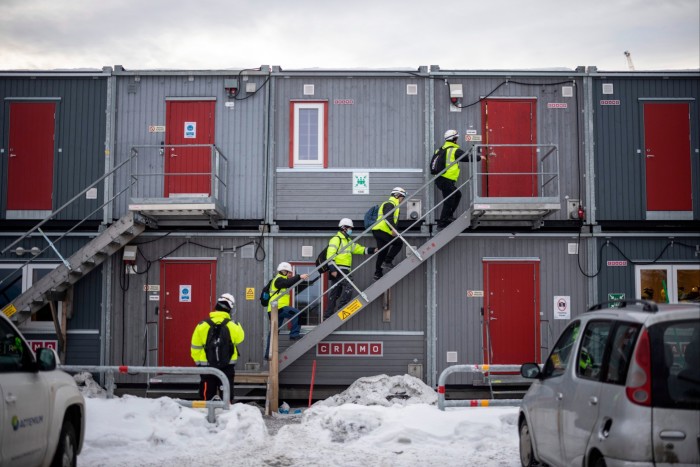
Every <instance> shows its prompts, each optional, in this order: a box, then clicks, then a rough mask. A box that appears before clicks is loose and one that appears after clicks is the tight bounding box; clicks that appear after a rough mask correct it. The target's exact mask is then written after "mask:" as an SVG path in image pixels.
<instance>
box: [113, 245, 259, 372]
mask: <svg viewBox="0 0 700 467" xmlns="http://www.w3.org/2000/svg"><path fill="white" fill-rule="evenodd" d="M256 240H257V238H255V237H253V236H233V237H222V236H203V237H197V236H196V235H193V236H192V237H191V238H186V236H162V238H161V236H158V235H155V236H154V235H148V236H143V237H141V238H139V239H137V240H136V241H134V242H133V243H132V244H136V245H137V247H138V249H139V250H140V255H139V259H138V261H137V268H138V270H139V271H141V273H140V274H135V275H134V274H132V275H128V276H124V263H123V262H122V260H121V254H117V255H116V258H115V261H114V265H113V270H112V271H111V274H112V275H113V277H114V280H113V288H112V291H111V296H112V312H111V316H110V321H111V330H112V331H111V332H112V341H111V343H110V344H111V345H110V349H109V353H110V355H111V359H112V361H111V362H108V364H113V365H121V364H125V365H143V364H144V362H146V363H148V364H150V365H155V364H157V362H158V342H159V341H158V326H159V325H158V315H157V312H156V308H157V307H159V305H160V302H158V301H149V300H148V297H147V294H146V293H145V292H144V286H145V285H147V284H161V283H162V282H161V278H160V261H159V259H161V258H162V257H165V258H166V259H168V258H216V267H217V270H216V294H217V295H220V294H222V293H224V292H229V293H232V294H233V295H234V296H235V297H236V302H237V312H236V315H235V319H236V320H238V321H239V322H240V323H241V325H242V326H243V328H244V330H245V332H246V340H245V342H244V343H243V344H242V345H241V353H242V355H243V357H242V361H241V363H245V362H248V361H251V362H261V361H262V347H263V344H262V338H263V337H264V336H263V334H264V333H263V323H264V322H265V321H266V317H265V315H264V314H263V312H262V308H261V307H260V304H259V302H258V300H257V295H256V296H255V297H254V299H253V300H246V299H245V297H246V294H245V291H246V287H255V288H256V290H257V291H258V292H259V291H260V288H261V287H262V285H261V284H260V283H261V282H262V280H263V279H262V277H263V263H262V262H261V261H258V260H256V259H255V258H243V254H242V252H241V247H242V246H243V245H246V244H247V245H251V242H254V241H256ZM233 247H236V251H235V252H233V251H232V249H233ZM222 249H223V251H222ZM141 255H142V256H141ZM260 255H261V253H259V256H258V258H261V257H262V256H260ZM144 257H145V258H147V259H148V261H150V268H148V267H147V263H146V261H145V260H144ZM263 285H264V284H263ZM209 311H211V310H202V311H201V313H202V319H204V318H206V317H207V316H208V313H209ZM191 331H194V329H192V330H191ZM191 331H188V332H187V333H186V334H189V333H190V332H191ZM261 336H263V337H261ZM146 342H148V345H146ZM182 345H183V346H186V347H187V348H189V345H190V344H189V341H188V342H183V343H182ZM146 349H148V352H146ZM147 353H148V355H147ZM124 381H127V382H139V381H141V382H142V381H143V376H141V377H128V378H125V380H124Z"/></svg>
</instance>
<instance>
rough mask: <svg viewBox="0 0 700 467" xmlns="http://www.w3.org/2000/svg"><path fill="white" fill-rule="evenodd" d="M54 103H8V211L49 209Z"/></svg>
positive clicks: (50, 206) (51, 183)
mask: <svg viewBox="0 0 700 467" xmlns="http://www.w3.org/2000/svg"><path fill="white" fill-rule="evenodd" d="M55 130H56V104H55V103H52V102H13V103H11V104H10V146H9V149H10V151H9V162H8V169H7V170H8V176H7V210H8V211H27V210H37V211H38V210H41V211H51V209H52V195H53V158H54V135H55Z"/></svg>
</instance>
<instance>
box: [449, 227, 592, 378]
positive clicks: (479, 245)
mask: <svg viewBox="0 0 700 467" xmlns="http://www.w3.org/2000/svg"><path fill="white" fill-rule="evenodd" d="M512 237H513V238H509V236H508V235H497V236H488V235H486V236H484V235H479V234H469V235H462V236H460V237H458V238H456V239H455V240H453V241H452V242H451V243H450V244H449V245H447V246H445V247H444V248H443V249H442V250H441V251H439V252H438V254H437V260H436V263H437V278H436V279H437V280H436V282H437V292H436V299H437V310H436V314H437V320H436V322H437V325H436V329H437V335H436V338H437V349H436V359H437V374H438V375H439V373H440V372H441V371H442V370H444V369H445V368H446V367H447V366H449V365H450V364H448V363H447V362H446V352H448V351H456V352H457V356H458V363H459V364H466V363H471V364H476V363H482V362H483V361H484V359H483V351H482V345H483V344H482V342H483V339H482V332H483V329H482V324H481V307H483V305H484V300H483V298H467V290H484V277H483V259H484V258H512V259H518V258H522V259H528V258H538V259H539V270H540V313H541V314H540V321H541V326H540V335H541V346H542V358H543V359H544V357H545V356H546V354H547V353H548V351H549V348H550V347H549V346H550V345H551V343H552V342H553V341H552V340H553V339H556V336H558V335H559V333H560V332H561V330H562V329H563V328H564V327H565V325H566V324H567V323H568V321H565V320H554V319H553V317H552V315H553V308H552V307H553V297H554V296H555V295H569V296H571V310H572V311H571V316H572V317H573V316H576V315H577V314H579V313H582V312H583V311H584V310H585V309H586V308H587V306H588V303H586V291H587V287H586V285H587V279H586V278H585V277H584V276H583V275H582V274H581V273H580V272H579V270H578V263H577V261H578V257H577V255H570V254H568V244H569V243H578V239H577V238H576V237H575V236H567V235H561V236H552V235H548V236H543V237H541V238H538V236H537V235H527V234H523V235H521V234H514V235H512ZM579 251H580V254H581V255H582V257H583V256H584V255H585V245H584V243H583V242H581V245H580V250H579ZM582 261H585V260H583V259H582ZM470 380H471V379H470V378H469V377H468V376H454V377H451V378H450V382H451V383H460V382H464V381H470Z"/></svg>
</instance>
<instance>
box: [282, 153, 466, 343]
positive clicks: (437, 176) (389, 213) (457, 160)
mask: <svg viewBox="0 0 700 467" xmlns="http://www.w3.org/2000/svg"><path fill="white" fill-rule="evenodd" d="M473 154H474V155H475V154H476V152H475V151H474V146H473V147H472V148H470V149H469V151H466V152H465V153H464V154H462V155H461V156H460V157H458V158H457V159H455V161H454V162H453V163H451V164H448V165H446V167H445V168H444V169H443V170H441V171H440V172H439V173H437V174H436V175H435V176H434V177H432V178H431V179H430V180H428V181H427V182H425V183H424V184H423V185H421V186H420V187H419V188H418V189H416V191H414V192H413V193H412V194H411V195H410V196H408V195H407V196H406V197H405V198H404V200H403V201H402V202H400V203H399V204H398V205H396V206H395V207H394V208H393V209H390V210H389V212H388V213H386V214H384V215H383V216H382V217H381V218H380V219H378V220H377V221H376V222H374V223H373V224H372V225H370V226H368V227H367V228H366V229H365V230H364V231H362V232H361V233H360V234H359V235H357V236H355V237H354V238H353V239H352V240H351V241H350V242H349V243H348V244H347V245H346V246H345V247H344V248H342V249H340V250H339V251H337V252H336V254H335V255H333V256H332V257H331V258H328V259H326V261H324V262H323V263H321V264H320V265H319V266H317V267H316V268H314V272H318V271H319V269H321V268H322V267H323V266H325V265H327V264H330V263H331V262H332V261H333V260H334V259H335V257H336V256H338V255H339V254H341V253H343V252H344V251H346V250H347V249H348V248H350V247H351V246H352V245H354V244H356V243H357V241H358V240H359V239H360V238H362V237H364V236H365V235H366V234H367V233H371V231H372V227H374V226H375V225H376V224H377V223H379V222H381V221H384V220H387V219H388V218H389V216H392V215H393V213H394V211H395V210H396V209H399V208H400V207H401V206H403V205H404V204H405V203H407V202H408V200H409V198H411V197H413V196H415V195H416V193H420V192H421V191H423V190H424V189H426V188H427V187H428V186H430V185H432V184H433V183H434V182H435V180H437V179H438V178H439V177H441V176H442V175H443V174H444V173H445V172H447V170H448V169H449V168H450V167H452V166H453V165H454V164H457V163H460V162H461V161H462V159H464V158H467V157H468V156H471V155H473ZM476 162H477V161H475V160H472V161H471V165H475V164H476ZM470 182H471V177H469V178H468V179H467V180H466V181H465V182H464V183H462V184H460V185H459V186H458V187H457V189H456V190H455V191H454V192H453V193H451V194H450V195H449V196H447V197H445V198H443V199H442V200H440V201H439V202H437V203H435V205H434V206H433V207H432V208H430V209H428V210H427V211H426V212H425V214H423V215H422V216H420V217H419V218H418V219H416V220H415V221H414V222H412V223H411V224H410V225H409V226H408V227H406V228H405V229H404V230H403V231H401V232H400V233H398V232H397V236H398V237H399V238H400V239H401V240H402V241H404V243H407V242H406V240H405V239H404V238H403V235H402V234H404V233H406V232H408V231H409V230H411V229H412V228H413V227H415V226H416V225H418V224H419V223H420V222H422V221H423V219H425V218H426V217H428V215H429V214H430V213H431V212H433V211H435V210H436V209H437V208H439V207H440V206H442V204H443V203H444V202H445V201H447V200H448V199H449V198H450V197H451V196H453V195H454V194H455V193H457V192H458V191H460V190H461V189H462V188H463V187H464V186H466V185H467V184H469V183H470ZM388 246H389V244H387V245H385V246H384V247H382V248H380V249H379V250H377V251H378V252H379V251H382V250H383V249H384V248H387V247H388ZM373 256H374V255H372V256H370V257H369V258H367V259H365V260H364V261H362V262H361V263H360V264H359V265H358V266H357V267H355V268H354V270H359V269H361V268H362V267H363V266H364V265H365V264H367V263H368V262H369V261H371V260H372V258H373ZM312 274H313V273H312ZM344 280H347V281H350V278H347V277H346V278H345V279H344ZM302 282H304V281H302V280H299V281H297V283H296V284H294V285H292V286H291V287H289V288H288V289H287V290H286V291H285V292H284V293H282V294H280V295H278V296H277V298H276V301H277V300H279V299H280V298H281V297H283V296H285V295H287V294H289V293H290V292H291V291H292V290H294V289H295V288H296V287H298V286H299V285H301V283H302ZM341 282H342V281H338V282H336V283H335V284H334V285H332V286H331V287H329V288H328V290H326V291H325V292H324V293H323V294H320V295H319V296H318V297H317V298H316V299H314V300H312V301H311V302H309V304H308V305H307V306H305V307H304V308H303V309H301V310H300V311H299V312H298V313H296V314H294V316H292V317H291V318H289V321H291V320H293V319H294V318H296V317H298V316H299V315H301V314H302V313H304V312H305V311H307V310H308V309H309V308H310V307H311V306H312V305H314V304H315V303H316V302H317V301H318V300H321V298H322V297H323V296H325V295H326V294H328V293H330V291H331V290H333V288H334V287H337V286H339V285H340V283H341ZM352 286H353V287H354V288H356V289H357V287H356V286H355V285H354V284H353V285H352ZM284 326H285V323H280V326H279V328H278V330H281V329H282V328H283V327H284Z"/></svg>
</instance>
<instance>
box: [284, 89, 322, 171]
mask: <svg viewBox="0 0 700 467" xmlns="http://www.w3.org/2000/svg"><path fill="white" fill-rule="evenodd" d="M292 106H293V108H294V117H293V118H294V126H293V131H294V134H293V141H294V144H293V148H292V152H293V164H294V167H314V168H322V167H323V165H324V161H325V160H326V154H325V151H326V148H325V140H326V128H325V121H326V104H325V103H324V102H294V101H293V102H292ZM302 109H316V110H318V114H317V117H316V125H317V128H318V134H317V135H316V144H317V147H318V152H317V154H316V159H314V160H301V159H299V155H300V146H299V144H300V141H301V137H300V134H299V131H300V128H299V124H300V117H299V111H300V110H302Z"/></svg>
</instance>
